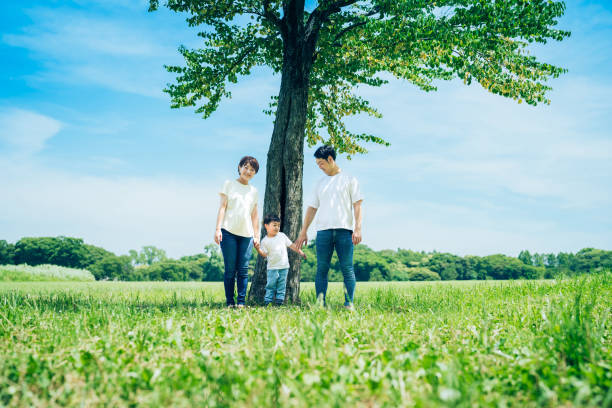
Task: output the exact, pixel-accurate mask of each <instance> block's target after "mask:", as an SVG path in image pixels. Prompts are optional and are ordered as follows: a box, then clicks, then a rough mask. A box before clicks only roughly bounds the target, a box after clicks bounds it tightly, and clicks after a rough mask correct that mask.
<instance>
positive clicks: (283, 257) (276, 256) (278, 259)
mask: <svg viewBox="0 0 612 408" xmlns="http://www.w3.org/2000/svg"><path fill="white" fill-rule="evenodd" d="M291 244H292V242H291V240H290V239H289V238H287V236H286V235H285V234H283V233H282V232H279V233H278V234H276V235H275V236H274V237H272V238H271V237H269V236H267V235H266V237H265V238H264V239H262V240H261V244H260V247H259V248H260V249H261V251H262V252H264V253H265V254H266V255H267V260H268V269H287V268H289V256H288V255H287V247H288V246H290V245H291Z"/></svg>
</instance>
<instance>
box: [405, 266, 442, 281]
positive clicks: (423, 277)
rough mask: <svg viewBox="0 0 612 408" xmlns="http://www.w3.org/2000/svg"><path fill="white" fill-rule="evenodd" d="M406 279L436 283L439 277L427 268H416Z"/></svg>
mask: <svg viewBox="0 0 612 408" xmlns="http://www.w3.org/2000/svg"><path fill="white" fill-rule="evenodd" d="M408 278H409V280H411V281H438V280H440V275H438V274H437V273H436V272H433V271H431V270H429V269H427V268H422V267H417V268H412V269H411V270H410V274H409V276H408Z"/></svg>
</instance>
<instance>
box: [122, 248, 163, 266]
mask: <svg viewBox="0 0 612 408" xmlns="http://www.w3.org/2000/svg"><path fill="white" fill-rule="evenodd" d="M128 253H129V257H130V259H131V260H132V263H133V264H134V265H153V264H154V263H156V262H161V261H165V260H166V259H168V257H167V256H166V251H164V250H163V249H160V248H157V247H154V246H153V245H147V246H143V247H142V249H141V250H140V252H136V251H135V250H133V249H130V251H129V252H128Z"/></svg>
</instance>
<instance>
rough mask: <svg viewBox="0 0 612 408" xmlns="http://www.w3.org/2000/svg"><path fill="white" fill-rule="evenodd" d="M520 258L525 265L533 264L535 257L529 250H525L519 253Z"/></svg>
mask: <svg viewBox="0 0 612 408" xmlns="http://www.w3.org/2000/svg"><path fill="white" fill-rule="evenodd" d="M518 259H519V260H520V261H522V262H523V263H524V264H525V265H533V258H532V257H531V253H529V251H528V250H526V249H525V250H523V251H521V252H520V253H519V256H518Z"/></svg>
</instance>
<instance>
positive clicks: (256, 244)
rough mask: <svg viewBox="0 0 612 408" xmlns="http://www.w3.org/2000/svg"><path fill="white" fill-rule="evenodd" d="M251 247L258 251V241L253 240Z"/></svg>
mask: <svg viewBox="0 0 612 408" xmlns="http://www.w3.org/2000/svg"><path fill="white" fill-rule="evenodd" d="M253 246H254V247H255V249H259V246H260V245H259V241H255V240H253Z"/></svg>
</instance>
